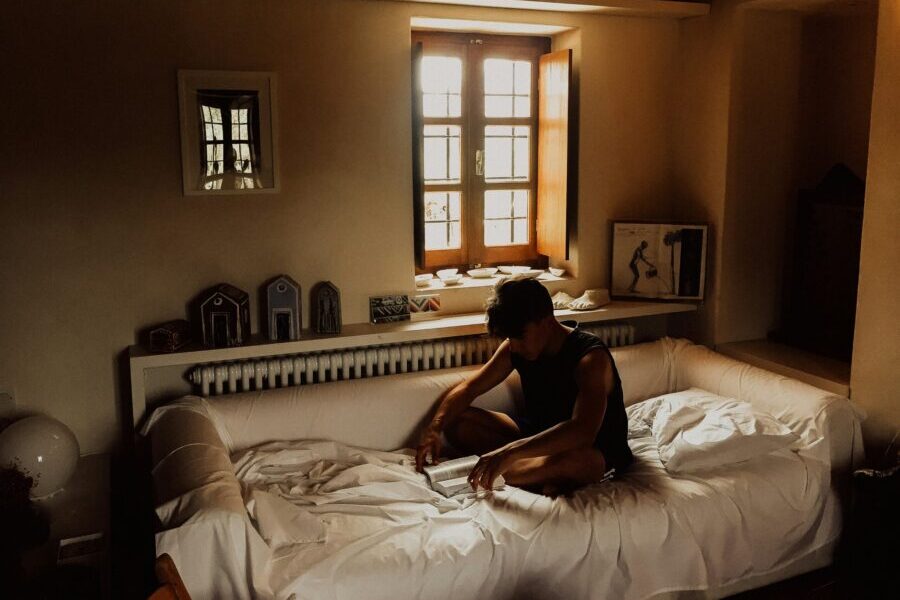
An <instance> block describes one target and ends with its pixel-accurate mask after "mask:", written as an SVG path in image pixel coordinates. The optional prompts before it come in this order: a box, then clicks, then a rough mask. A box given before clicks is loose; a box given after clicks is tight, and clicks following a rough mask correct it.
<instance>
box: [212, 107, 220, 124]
mask: <svg viewBox="0 0 900 600" xmlns="http://www.w3.org/2000/svg"><path fill="white" fill-rule="evenodd" d="M209 114H210V115H211V116H212V122H213V123H221V122H222V109H221V108H210V109H209Z"/></svg>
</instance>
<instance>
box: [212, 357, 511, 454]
mask: <svg viewBox="0 0 900 600" xmlns="http://www.w3.org/2000/svg"><path fill="white" fill-rule="evenodd" d="M476 369H477V367H462V368H459V369H448V370H444V371H425V372H418V373H407V374H402V375H391V376H388V377H376V378H371V379H359V380H349V381H335V382H331V383H321V384H316V385H310V386H299V387H289V388H278V389H272V390H265V391H260V392H246V393H241V394H229V395H225V396H219V397H215V398H210V399H208V403H209V405H210V407H211V408H212V410H213V411H214V414H215V416H216V418H217V420H218V421H219V424H220V426H221V427H222V428H224V429H225V431H226V432H227V436H228V437H229V438H230V439H228V440H226V443H227V444H228V445H229V449H230V450H231V451H232V452H234V451H236V450H241V449H243V448H248V447H251V446H255V445H257V444H262V443H265V442H270V441H276V440H296V439H319V438H321V439H330V440H335V441H338V442H344V443H346V444H351V445H354V446H362V447H366V448H373V449H377V450H396V449H397V448H403V447H410V446H413V445H414V442H415V439H416V436H417V435H418V432H419V431H420V429H421V427H422V425H423V424H424V422H425V420H426V419H428V418H430V416H431V413H432V410H433V408H434V406H435V402H436V401H437V399H438V398H439V397H440V395H441V394H442V393H443V392H444V391H445V390H447V389H449V388H450V387H452V386H453V385H455V384H456V383H458V382H460V381H463V380H464V379H465V378H466V377H467V376H468V375H470V374H471V373H472V372H474V371H475V370H476ZM518 393H519V383H518V378H517V377H510V378H509V379H507V381H506V382H505V383H504V384H503V385H500V386H497V387H496V388H494V389H493V390H491V392H489V393H488V394H485V395H484V396H483V397H482V398H479V401H478V403H477V404H478V405H479V406H484V407H487V408H492V409H494V410H504V411H509V410H512V407H513V402H514V397H515V396H516V394H518Z"/></svg>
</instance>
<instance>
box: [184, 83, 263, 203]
mask: <svg viewBox="0 0 900 600" xmlns="http://www.w3.org/2000/svg"><path fill="white" fill-rule="evenodd" d="M178 81H179V106H180V111H181V146H182V175H183V187H184V193H185V195H194V194H217V193H231V194H235V193H257V192H265V191H277V189H278V183H279V182H278V177H277V156H276V147H275V140H274V135H273V127H274V122H275V110H274V74H272V73H259V72H241V71H237V72H230V71H179V77H178Z"/></svg>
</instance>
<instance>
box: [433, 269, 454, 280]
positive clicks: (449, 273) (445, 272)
mask: <svg viewBox="0 0 900 600" xmlns="http://www.w3.org/2000/svg"><path fill="white" fill-rule="evenodd" d="M457 273H459V269H441V270H440V271H438V272H437V276H438V278H440V279H446V278H447V277H453V276H455V275H456V274H457Z"/></svg>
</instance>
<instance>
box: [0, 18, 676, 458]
mask: <svg viewBox="0 0 900 600" xmlns="http://www.w3.org/2000/svg"><path fill="white" fill-rule="evenodd" d="M412 15H421V16H452V17H462V16H465V17H467V18H482V19H495V20H519V21H529V22H549V23H555V24H563V25H571V26H575V27H578V28H580V34H579V35H578V36H574V37H573V39H580V43H581V48H580V49H579V52H578V60H579V64H580V67H581V76H580V82H581V137H580V160H581V163H580V164H581V167H580V170H581V179H580V197H579V245H578V250H579V263H578V267H579V279H578V280H577V281H575V282H572V283H571V284H570V285H569V289H570V290H571V291H573V292H574V291H580V290H581V289H584V288H585V287H591V286H598V285H600V286H605V284H606V282H607V280H608V266H607V265H608V248H609V240H608V231H609V223H608V222H609V220H610V219H613V218H632V217H636V218H659V217H668V216H669V214H670V213H671V212H672V210H673V205H672V199H671V196H670V194H669V190H670V187H671V185H670V183H671V173H672V168H671V167H672V164H671V156H672V153H671V148H670V147H669V146H670V135H671V131H670V127H669V123H670V121H671V118H672V116H673V102H672V95H673V92H674V88H675V84H674V78H675V73H676V68H675V67H676V64H677V48H678V35H679V33H678V31H679V29H678V28H679V24H678V22H677V21H674V20H666V19H630V18H621V17H604V16H597V15H563V14H553V13H541V12H535V11H527V12H516V11H503V10H493V11H490V10H480V9H466V8H459V7H456V8H449V7H442V6H437V5H434V6H432V5H428V6H425V5H416V4H413V3H406V2H398V3H391V2H367V1H366V2H364V1H354V0H318V1H316V0H308V1H304V2H296V1H291V0H282V1H259V2H241V1H238V0H231V1H227V0H221V1H216V2H181V1H178V0H169V1H161V2H152V3H151V2H143V3H133V2H128V3H125V2H121V3H106V2H80V3H46V4H44V5H43V8H36V7H35V5H34V4H33V3H29V2H8V3H5V4H4V17H3V19H2V20H0V49H2V56H3V58H4V80H5V81H6V82H7V85H6V87H5V90H6V93H4V100H3V107H4V111H3V117H2V118H0V144H2V146H3V152H2V156H3V157H4V158H3V161H2V167H0V181H2V186H3V191H2V200H0V275H2V281H3V282H4V283H5V286H4V291H3V294H2V296H0V332H2V333H0V335H2V344H0V389H12V390H13V391H14V392H15V396H16V399H17V402H18V405H19V407H20V408H23V409H27V410H35V411H45V412H47V413H49V414H51V415H53V416H55V417H57V418H59V419H61V420H62V421H64V422H65V423H67V424H69V425H70V426H71V427H72V429H73V430H74V431H75V434H76V435H77V437H78V439H79V441H80V443H81V446H82V451H83V452H95V451H100V450H105V449H109V448H110V447H112V446H113V445H114V444H115V442H116V440H117V436H118V429H117V428H118V425H119V424H120V423H121V422H122V421H121V419H120V418H119V416H118V410H119V409H118V406H119V399H118V398H117V393H118V389H117V386H118V383H119V382H118V377H117V363H116V361H117V355H118V353H120V352H121V351H122V350H123V349H124V348H126V347H127V346H128V345H130V344H132V343H134V342H135V331H136V330H138V329H140V328H143V327H145V326H148V325H150V324H153V323H158V322H161V321H164V320H168V319H172V318H179V317H184V316H185V303H186V302H187V301H188V300H189V299H190V298H192V297H193V296H194V295H195V294H197V293H199V292H200V291H201V290H203V289H204V288H206V287H207V286H210V285H213V284H215V283H218V282H220V281H228V282H230V283H233V284H235V285H237V286H239V287H241V288H243V289H245V290H247V291H249V292H251V294H252V297H253V300H254V304H255V302H256V291H257V288H258V286H259V285H260V284H261V283H262V282H263V281H264V280H265V279H266V278H268V277H270V276H272V275H275V274H278V273H280V272H286V273H288V274H291V275H292V276H293V277H295V278H296V279H297V280H298V281H299V282H300V283H301V284H302V286H303V288H304V293H306V292H307V291H308V290H309V288H310V287H311V286H312V284H313V283H315V282H316V281H319V280H322V279H330V280H331V281H333V282H334V283H335V284H336V285H338V286H339V287H340V288H341V291H342V294H343V310H344V321H345V322H347V323H350V322H360V321H364V320H366V318H367V298H368V296H369V295H373V294H378V293H385V292H406V291H411V290H410V287H411V286H410V282H411V278H412V274H413V262H412V236H411V220H412V211H411V203H410V190H411V174H410V158H409V157H410V115H409V110H410V101H409V18H410V16H412ZM179 68H192V69H223V70H239V69H244V70H270V71H275V72H277V73H278V78H279V91H278V108H279V113H280V127H279V132H280V137H281V140H280V163H281V175H282V192H281V193H279V194H275V195H254V196H245V197H241V196H222V197H212V196H198V197H190V198H185V197H183V196H182V194H181V160H180V151H179V148H180V146H179V133H178V105H177V95H176V92H177V89H176V71H177V69H179ZM483 298H484V291H483V290H478V291H465V290H463V291H455V292H454V293H452V294H451V293H450V292H446V293H445V294H444V298H443V301H444V305H445V306H446V307H448V309H449V310H451V311H460V310H478V309H479V308H480V306H481V303H482V301H483ZM253 313H254V319H255V318H256V311H255V310H254V311H253ZM307 313H308V310H307V307H306V306H304V315H306V314H307ZM254 328H255V323H254Z"/></svg>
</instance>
